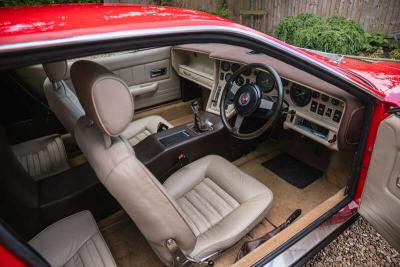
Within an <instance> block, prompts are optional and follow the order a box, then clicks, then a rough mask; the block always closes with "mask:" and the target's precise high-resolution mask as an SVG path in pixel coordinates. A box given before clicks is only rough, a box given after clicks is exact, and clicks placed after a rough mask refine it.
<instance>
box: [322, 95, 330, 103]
mask: <svg viewBox="0 0 400 267" xmlns="http://www.w3.org/2000/svg"><path fill="white" fill-rule="evenodd" d="M321 100H322V101H324V102H326V101H328V100H329V96H327V95H321Z"/></svg>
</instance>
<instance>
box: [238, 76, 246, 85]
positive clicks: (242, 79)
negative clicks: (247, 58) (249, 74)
mask: <svg viewBox="0 0 400 267" xmlns="http://www.w3.org/2000/svg"><path fill="white" fill-rule="evenodd" d="M236 84H237V85H239V86H242V85H243V84H244V78H243V77H242V76H238V77H237V78H236Z"/></svg>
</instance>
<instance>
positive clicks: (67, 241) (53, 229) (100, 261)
mask: <svg viewBox="0 0 400 267" xmlns="http://www.w3.org/2000/svg"><path fill="white" fill-rule="evenodd" d="M28 243H29V245H31V246H32V247H33V248H34V249H35V250H36V251H37V252H38V253H39V254H40V255H41V256H42V257H43V258H44V259H46V260H47V262H48V263H49V264H50V265H51V266H71V267H72V266H77V267H78V266H80V267H81V266H82V267H83V266H85V267H86V266H87V267H114V266H117V265H116V263H115V261H114V258H113V256H112V255H111V252H110V250H109V248H108V247H107V244H106V242H105V241H104V238H103V236H102V235H101V233H100V230H99V228H98V227H97V224H96V221H95V220H94V218H93V216H92V214H91V213H90V212H89V211H81V212H79V213H76V214H74V215H71V216H69V217H67V218H64V219H62V220H60V221H58V222H56V223H54V224H52V225H50V226H49V227H47V228H46V229H44V230H43V231H42V232H40V233H39V234H38V235H36V236H35V237H34V238H33V239H31V240H30V241H29V242H28Z"/></svg>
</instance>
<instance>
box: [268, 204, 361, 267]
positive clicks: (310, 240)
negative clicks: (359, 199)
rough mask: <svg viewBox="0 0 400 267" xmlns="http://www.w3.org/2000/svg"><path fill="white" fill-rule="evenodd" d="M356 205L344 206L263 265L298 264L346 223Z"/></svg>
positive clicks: (353, 212) (356, 207) (271, 266)
mask: <svg viewBox="0 0 400 267" xmlns="http://www.w3.org/2000/svg"><path fill="white" fill-rule="evenodd" d="M357 209H358V205H357V203H356V202H354V201H352V202H350V203H349V204H348V205H346V206H345V207H344V208H343V209H341V210H340V211H338V213H336V214H334V215H333V216H332V217H331V218H330V219H328V220H327V221H326V222H324V223H322V224H321V225H319V226H318V227H317V228H315V229H314V230H312V231H311V232H310V233H309V234H307V235H306V236H304V237H303V238H302V239H300V240H299V241H298V242H296V243H295V244H293V245H292V246H291V247H289V248H288V249H287V250H285V251H284V252H282V253H281V254H279V255H278V256H276V257H275V258H274V259H272V260H271V261H270V262H268V263H267V264H265V265H264V266H266V267H275V266H291V265H293V264H294V263H296V262H298V261H299V260H300V259H301V258H302V257H304V256H305V255H306V254H307V253H308V252H309V251H311V250H312V249H313V248H314V247H316V246H317V245H319V244H320V243H321V242H322V241H323V240H324V239H326V238H327V237H328V236H329V235H330V234H332V233H333V232H334V231H335V230H336V229H338V228H339V227H340V226H342V225H343V224H344V223H346V222H347V221H348V220H349V219H350V218H351V217H352V216H353V215H354V214H355V213H356V212H357Z"/></svg>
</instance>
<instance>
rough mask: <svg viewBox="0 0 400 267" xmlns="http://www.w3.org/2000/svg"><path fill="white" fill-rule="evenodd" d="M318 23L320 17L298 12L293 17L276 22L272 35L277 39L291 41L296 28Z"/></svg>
mask: <svg viewBox="0 0 400 267" xmlns="http://www.w3.org/2000/svg"><path fill="white" fill-rule="evenodd" d="M320 23H322V19H321V18H320V17H317V16H315V15H313V14H308V13H305V14H300V15H297V16H295V17H292V16H291V17H286V18H285V19H283V20H282V21H281V22H280V23H279V24H278V26H277V27H276V29H275V31H274V35H275V36H276V38H278V39H279V40H282V41H284V42H287V43H291V42H292V41H293V37H294V34H295V32H296V31H297V30H300V29H304V28H308V27H312V26H313V25H315V24H320Z"/></svg>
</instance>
